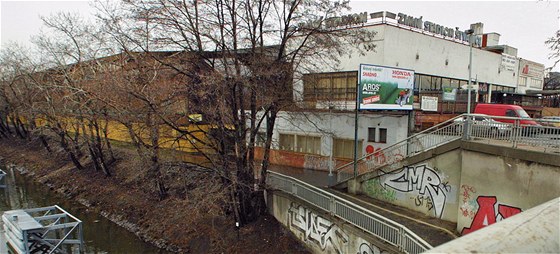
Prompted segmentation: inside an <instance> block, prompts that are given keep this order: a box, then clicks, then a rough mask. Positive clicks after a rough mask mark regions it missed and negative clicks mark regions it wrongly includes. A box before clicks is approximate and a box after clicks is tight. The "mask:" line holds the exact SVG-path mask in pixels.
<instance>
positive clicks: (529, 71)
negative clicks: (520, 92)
mask: <svg viewBox="0 0 560 254" xmlns="http://www.w3.org/2000/svg"><path fill="white" fill-rule="evenodd" d="M519 69H520V76H526V77H532V78H536V79H542V78H543V77H544V65H543V64H540V63H535V62H532V61H529V60H525V59H520V60H519Z"/></svg>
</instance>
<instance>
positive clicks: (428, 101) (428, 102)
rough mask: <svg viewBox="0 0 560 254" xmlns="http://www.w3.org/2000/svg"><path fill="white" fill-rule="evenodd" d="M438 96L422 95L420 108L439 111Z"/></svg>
mask: <svg viewBox="0 0 560 254" xmlns="http://www.w3.org/2000/svg"><path fill="white" fill-rule="evenodd" d="M437 106H438V97H433V96H422V104H421V106H420V109H422V111H437Z"/></svg>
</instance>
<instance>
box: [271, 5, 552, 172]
mask: <svg viewBox="0 0 560 254" xmlns="http://www.w3.org/2000/svg"><path fill="white" fill-rule="evenodd" d="M355 17H356V18H355V19H353V20H351V22H347V23H348V25H347V26H345V27H337V29H367V30H368V31H373V32H375V33H376V35H375V37H374V41H375V45H376V47H375V50H374V51H369V52H367V53H366V54H360V53H358V52H355V53H352V54H350V55H344V56H341V57H340V59H338V60H339V62H340V63H339V65H338V67H337V68H336V69H335V68H331V67H327V66H331V64H330V63H329V64H325V65H324V68H320V69H319V70H318V71H316V72H309V73H305V74H303V77H301V78H296V79H295V80H294V90H295V92H294V98H295V100H296V101H298V102H299V103H300V104H301V105H302V106H303V107H304V108H305V111H306V112H308V113H307V114H310V115H312V117H307V118H305V119H299V120H298V121H294V120H293V118H292V117H287V116H288V115H291V113H288V112H286V113H285V114H286V115H285V117H281V118H280V119H279V121H278V124H277V125H276V127H275V128H276V131H277V133H276V134H275V135H274V141H275V142H273V149H278V150H280V151H286V152H293V153H301V156H306V155H308V154H314V155H317V156H323V157H325V158H327V160H328V161H331V160H337V159H351V158H352V155H353V149H352V148H353V144H354V143H353V140H354V126H355V124H354V114H353V113H352V112H353V111H354V110H355V109H356V94H357V88H356V87H357V85H358V79H359V77H358V75H359V66H360V64H371V65H377V66H384V67H391V68H402V69H407V70H413V71H414V73H415V74H414V86H413V90H414V91H413V95H414V96H412V97H411V98H410V100H413V111H395V110H367V111H366V110H362V111H360V113H359V117H358V119H359V121H358V128H357V137H358V139H357V140H358V155H365V154H367V153H371V152H373V151H375V150H377V149H380V148H385V147H387V146H390V145H392V144H394V143H396V142H398V141H400V140H403V139H405V138H406V137H407V136H408V135H409V134H410V133H411V132H412V131H414V130H420V129H425V128H427V127H430V126H433V125H435V124H437V123H439V122H442V121H444V120H447V119H449V118H452V117H454V116H456V115H457V114H461V113H465V112H467V111H468V110H467V101H468V97H467V94H468V90H467V89H468V86H469V82H468V80H469V68H470V67H471V66H469V59H470V58H471V54H472V58H471V59H472V70H471V73H470V75H471V84H470V85H471V87H472V90H471V100H472V102H473V103H472V106H471V112H472V111H473V109H474V105H475V103H477V102H481V103H503V102H508V101H507V99H505V98H514V96H522V95H525V94H526V91H528V90H542V88H543V76H544V65H542V64H539V63H536V62H532V61H529V60H526V59H521V58H519V57H518V56H517V49H516V48H513V47H511V46H508V45H500V44H499V37H500V35H499V34H497V33H484V31H483V24H482V23H476V24H473V25H471V27H470V29H472V30H471V31H472V35H469V33H468V32H470V31H467V29H466V28H458V27H455V26H452V25H453V24H447V25H440V24H435V23H433V22H430V21H427V20H423V18H422V17H412V16H409V15H406V14H403V13H398V14H394V13H391V12H376V13H360V14H357V15H356V16H355ZM469 38H470V39H471V41H472V48H471V47H470V46H469ZM471 50H472V53H471ZM530 96H533V97H535V96H534V95H530ZM530 96H529V95H527V96H526V97H530ZM523 98H525V97H523ZM535 98H537V101H536V102H535V101H533V100H532V99H531V100H529V99H527V101H531V103H528V102H527V103H526V104H527V105H523V106H530V105H532V104H533V103H534V104H537V105H538V96H537V97H535ZM509 102H511V103H512V104H513V103H515V104H521V103H522V102H521V101H520V100H512V101H509ZM314 160H316V159H314ZM323 165H331V164H329V163H323Z"/></svg>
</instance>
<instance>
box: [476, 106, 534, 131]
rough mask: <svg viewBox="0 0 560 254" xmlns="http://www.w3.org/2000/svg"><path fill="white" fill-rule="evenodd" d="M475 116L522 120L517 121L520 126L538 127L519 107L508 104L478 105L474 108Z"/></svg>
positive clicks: (510, 121)
mask: <svg viewBox="0 0 560 254" xmlns="http://www.w3.org/2000/svg"><path fill="white" fill-rule="evenodd" d="M474 113H475V114H485V115H491V116H502V117H516V118H523V119H521V120H519V123H520V124H521V125H533V126H539V125H540V124H538V123H537V122H535V121H534V120H533V119H531V117H530V116H529V114H527V112H526V111H525V110H524V109H523V108H522V107H520V106H518V105H510V104H484V103H479V104H477V105H476V107H475V108H474ZM496 121H498V122H503V123H512V124H513V123H515V121H516V120H514V119H500V118H496Z"/></svg>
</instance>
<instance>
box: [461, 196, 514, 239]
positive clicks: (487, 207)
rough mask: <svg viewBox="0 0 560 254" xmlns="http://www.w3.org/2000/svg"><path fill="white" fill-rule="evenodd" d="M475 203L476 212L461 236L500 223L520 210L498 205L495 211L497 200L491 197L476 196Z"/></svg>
mask: <svg viewBox="0 0 560 254" xmlns="http://www.w3.org/2000/svg"><path fill="white" fill-rule="evenodd" d="M476 202H477V203H478V211H477V212H476V214H475V215H474V218H473V220H472V222H471V226H470V227H468V228H467V227H465V228H463V230H462V231H461V234H462V235H466V234H468V233H471V232H473V231H476V230H479V229H481V228H483V227H486V226H488V225H492V224H494V223H496V222H497V221H501V220H503V219H506V218H509V217H511V216H513V215H516V214H518V213H520V212H521V209H520V208H517V207H513V206H508V205H503V204H498V205H497V208H498V209H497V211H496V203H497V199H496V197H493V196H478V198H476Z"/></svg>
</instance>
